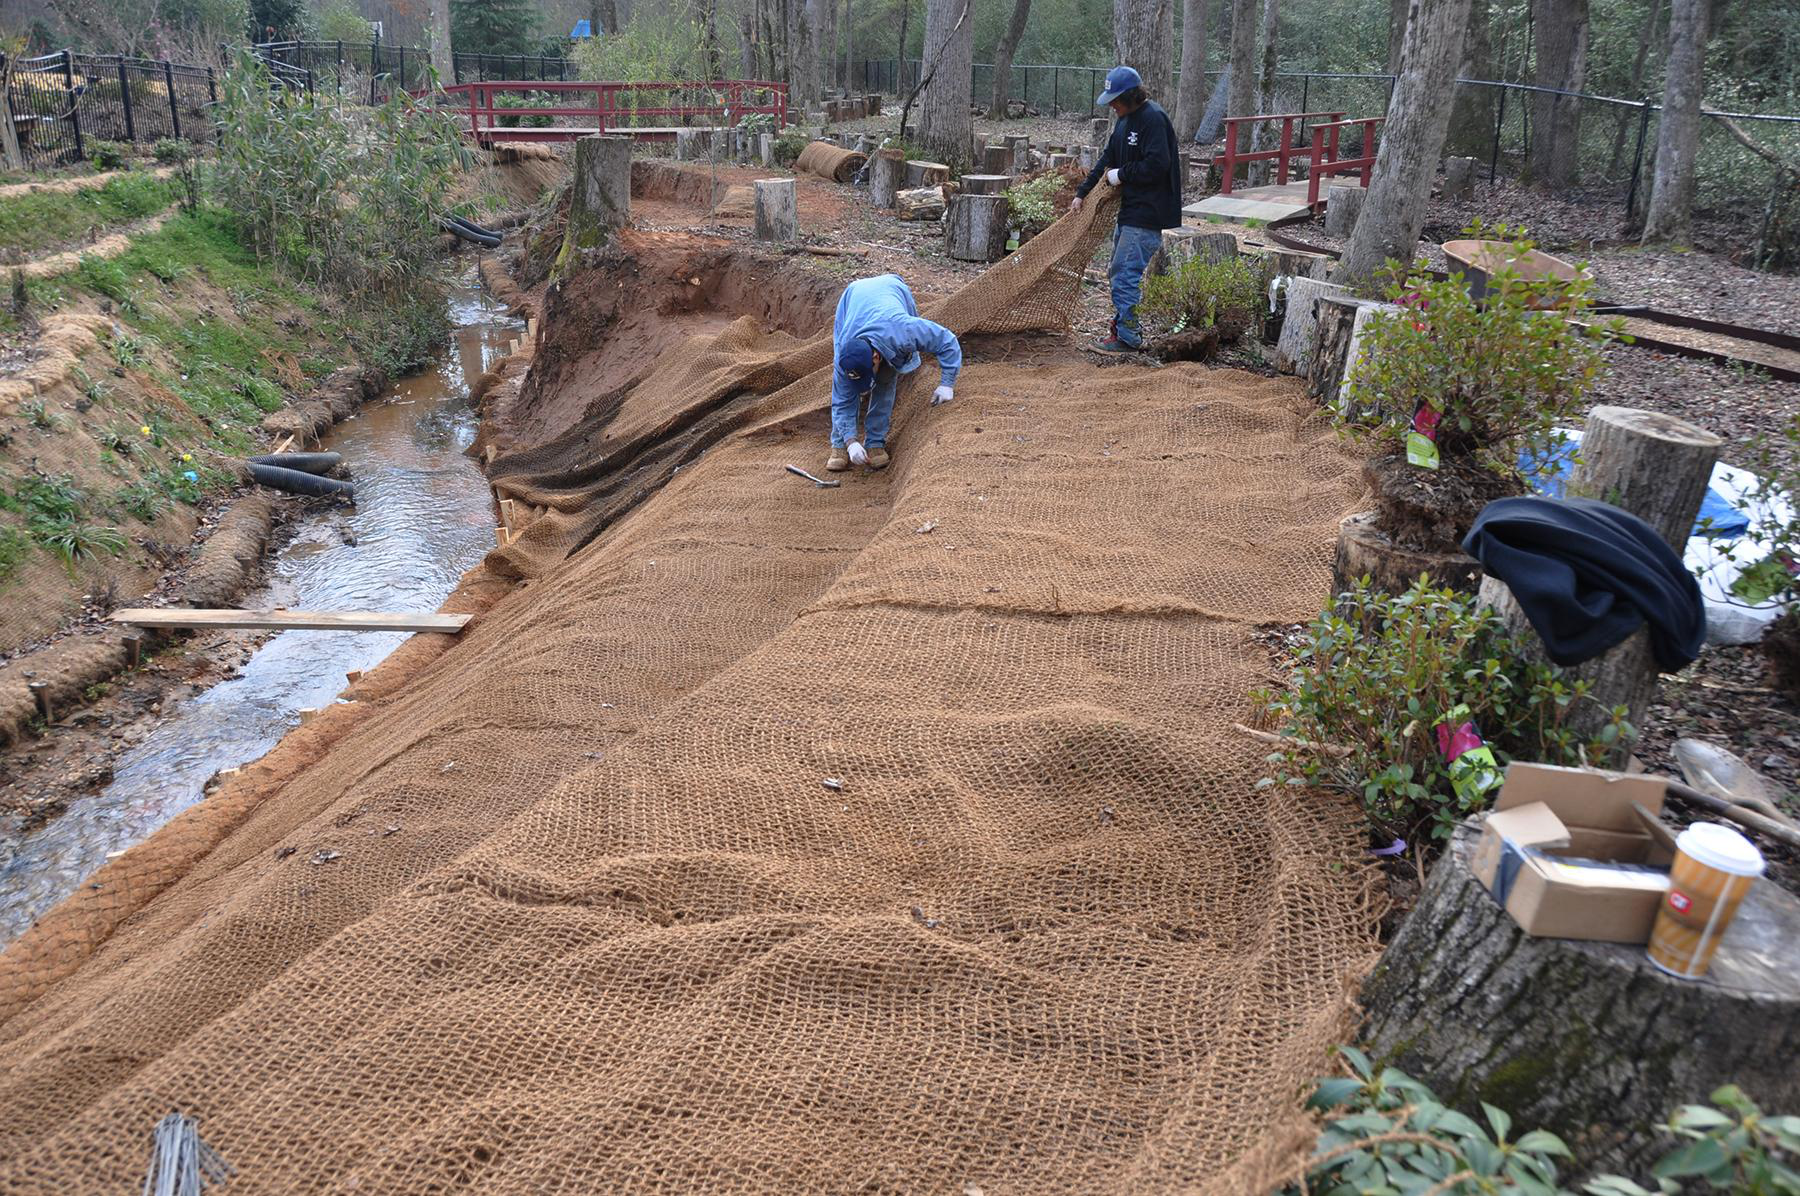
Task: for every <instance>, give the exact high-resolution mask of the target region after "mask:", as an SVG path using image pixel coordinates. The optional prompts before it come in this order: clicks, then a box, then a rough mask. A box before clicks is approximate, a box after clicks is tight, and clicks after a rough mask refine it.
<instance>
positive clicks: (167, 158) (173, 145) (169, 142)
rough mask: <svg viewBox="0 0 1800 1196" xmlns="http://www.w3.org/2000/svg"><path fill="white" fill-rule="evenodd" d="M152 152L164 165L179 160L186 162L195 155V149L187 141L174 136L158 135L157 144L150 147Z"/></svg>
mask: <svg viewBox="0 0 1800 1196" xmlns="http://www.w3.org/2000/svg"><path fill="white" fill-rule="evenodd" d="M150 153H151V155H152V156H153V157H155V159H156V160H157V161H158V162H160V163H162V164H163V165H164V166H169V165H172V164H174V163H177V162H186V161H187V160H188V159H189V158H191V157H193V156H194V149H193V147H192V146H191V145H189V144H188V143H187V142H185V141H181V140H178V139H176V138H174V137H158V138H157V139H156V144H155V145H152V146H151V147H150Z"/></svg>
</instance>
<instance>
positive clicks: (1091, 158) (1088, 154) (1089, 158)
mask: <svg viewBox="0 0 1800 1196" xmlns="http://www.w3.org/2000/svg"><path fill="white" fill-rule="evenodd" d="M1099 160H1100V151H1099V150H1098V149H1095V148H1094V147H1093V146H1091V145H1084V146H1082V147H1081V157H1080V162H1081V168H1082V169H1083V170H1092V169H1094V163H1096V162H1098V161H1099Z"/></svg>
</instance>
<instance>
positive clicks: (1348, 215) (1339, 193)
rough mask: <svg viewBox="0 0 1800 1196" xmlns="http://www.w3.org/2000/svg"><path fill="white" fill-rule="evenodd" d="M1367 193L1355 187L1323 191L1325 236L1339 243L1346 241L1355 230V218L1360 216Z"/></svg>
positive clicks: (1341, 187)
mask: <svg viewBox="0 0 1800 1196" xmlns="http://www.w3.org/2000/svg"><path fill="white" fill-rule="evenodd" d="M1368 194H1369V193H1368V192H1367V191H1364V190H1363V189H1362V188H1361V187H1356V186H1347V187H1346V186H1338V187H1327V188H1326V189H1325V235H1326V236H1328V237H1336V238H1337V239H1338V240H1340V241H1344V240H1348V239H1349V237H1350V234H1351V232H1353V231H1354V230H1355V228H1356V218H1357V217H1358V216H1360V215H1362V208H1363V200H1364V199H1366V198H1368Z"/></svg>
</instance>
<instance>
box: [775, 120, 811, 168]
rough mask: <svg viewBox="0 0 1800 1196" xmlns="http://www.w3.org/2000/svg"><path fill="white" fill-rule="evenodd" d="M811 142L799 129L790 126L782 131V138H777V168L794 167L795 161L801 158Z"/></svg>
mask: <svg viewBox="0 0 1800 1196" xmlns="http://www.w3.org/2000/svg"><path fill="white" fill-rule="evenodd" d="M811 140H812V139H811V138H809V137H808V136H807V135H806V134H805V133H803V132H802V131H801V130H800V129H799V128H798V127H796V126H793V125H789V126H788V127H787V128H785V129H783V130H782V131H781V135H780V136H778V137H776V138H775V164H776V165H777V166H788V167H791V166H793V164H794V159H796V158H798V157H799V156H800V153H801V151H802V150H804V149H805V148H806V147H807V146H808V145H809V144H810V143H811Z"/></svg>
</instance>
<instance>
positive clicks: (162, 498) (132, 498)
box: [119, 481, 169, 523]
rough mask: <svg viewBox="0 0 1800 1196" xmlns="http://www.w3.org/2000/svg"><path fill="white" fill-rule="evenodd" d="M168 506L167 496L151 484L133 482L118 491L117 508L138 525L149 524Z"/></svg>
mask: <svg viewBox="0 0 1800 1196" xmlns="http://www.w3.org/2000/svg"><path fill="white" fill-rule="evenodd" d="M168 505H169V499H168V496H167V495H166V494H164V493H163V492H162V491H161V490H159V489H158V488H157V487H156V485H155V484H154V483H152V482H148V481H144V482H134V483H133V484H131V485H129V486H127V487H125V488H124V489H123V490H120V491H119V506H120V507H121V508H122V509H123V510H124V511H125V513H126V514H128V515H130V516H131V517H132V518H133V519H136V520H137V521H138V522H139V523H149V522H151V521H152V520H154V519H155V518H156V517H157V516H158V515H160V514H162V513H163V511H164V510H165V509H166V508H167V507H168Z"/></svg>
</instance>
